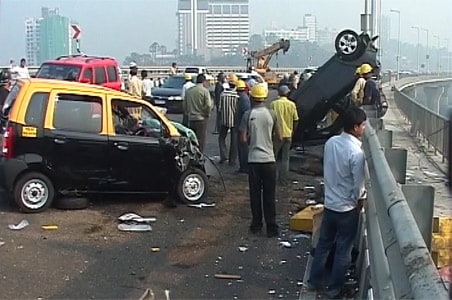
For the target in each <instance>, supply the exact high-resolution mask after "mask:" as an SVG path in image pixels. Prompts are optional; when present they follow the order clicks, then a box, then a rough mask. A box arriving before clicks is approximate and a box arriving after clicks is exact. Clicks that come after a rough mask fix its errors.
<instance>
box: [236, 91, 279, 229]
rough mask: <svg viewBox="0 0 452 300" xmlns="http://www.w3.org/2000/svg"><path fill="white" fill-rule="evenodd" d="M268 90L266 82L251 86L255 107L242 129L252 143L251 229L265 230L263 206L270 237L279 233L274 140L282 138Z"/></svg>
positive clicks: (243, 119) (245, 116)
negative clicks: (268, 105) (269, 103)
mask: <svg viewBox="0 0 452 300" xmlns="http://www.w3.org/2000/svg"><path fill="white" fill-rule="evenodd" d="M267 94H268V90H267V88H266V87H265V86H263V85H262V84H256V85H255V86H253V87H252V88H251V91H250V96H251V101H252V106H253V107H252V109H251V110H249V111H247V112H246V113H245V114H244V115H243V118H242V121H241V123H240V127H239V131H240V135H241V139H242V142H243V143H248V145H249V152H248V168H249V176H248V181H249V189H250V202H251V213H252V221H251V225H250V232H251V233H253V234H257V233H260V232H261V230H262V209H263V211H264V217H265V222H266V224H267V236H268V237H276V236H278V234H279V233H278V225H277V224H276V205H275V190H276V165H275V155H274V152H273V139H278V140H281V134H280V130H279V127H278V121H277V117H276V114H275V113H274V112H273V111H272V110H270V109H269V108H267V106H266V105H265V100H266V98H267Z"/></svg>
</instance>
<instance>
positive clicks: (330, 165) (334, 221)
mask: <svg viewBox="0 0 452 300" xmlns="http://www.w3.org/2000/svg"><path fill="white" fill-rule="evenodd" d="M365 121H366V113H365V112H364V111H363V110H362V109H360V108H358V107H353V108H351V109H350V110H349V111H347V113H346V114H345V116H344V132H343V133H342V134H340V135H338V136H334V137H332V138H330V139H329V140H328V141H327V142H326V144H325V150H324V158H323V159H324V161H323V174H324V179H325V209H324V212H323V219H322V225H321V228H320V236H319V242H318V244H317V247H316V249H315V254H314V260H313V262H312V267H311V274H310V278H309V282H308V288H309V289H311V290H317V289H320V288H321V285H322V278H323V275H324V272H325V263H326V260H327V257H328V254H329V252H330V251H335V253H334V262H333V268H332V271H331V274H330V278H329V282H328V286H327V289H326V291H325V294H326V295H327V296H328V297H332V298H335V297H339V296H341V295H342V294H343V293H344V290H343V288H344V284H345V274H346V271H347V269H348V268H349V266H350V262H351V250H352V247H353V242H354V240H355V238H356V234H357V231H358V220H359V212H360V211H361V208H362V201H363V199H361V198H360V197H361V195H363V192H364V179H365V178H364V176H365V175H364V170H365V157H364V152H363V151H362V149H361V141H360V138H361V136H362V135H363V133H364V128H365ZM334 245H335V247H334Z"/></svg>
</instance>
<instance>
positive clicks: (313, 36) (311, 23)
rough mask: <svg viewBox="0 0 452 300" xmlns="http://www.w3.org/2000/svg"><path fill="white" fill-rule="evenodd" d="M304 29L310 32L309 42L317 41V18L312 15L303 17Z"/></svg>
mask: <svg viewBox="0 0 452 300" xmlns="http://www.w3.org/2000/svg"><path fill="white" fill-rule="evenodd" d="M303 27H306V28H307V30H308V41H310V42H316V41H317V18H316V17H315V16H314V15H311V14H305V15H304V16H303Z"/></svg>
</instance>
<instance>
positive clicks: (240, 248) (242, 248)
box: [239, 246, 248, 252]
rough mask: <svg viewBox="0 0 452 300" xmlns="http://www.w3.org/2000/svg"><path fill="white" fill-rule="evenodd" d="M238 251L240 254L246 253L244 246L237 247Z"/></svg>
mask: <svg viewBox="0 0 452 300" xmlns="http://www.w3.org/2000/svg"><path fill="white" fill-rule="evenodd" d="M239 251H240V252H246V251H248V247H245V246H239Z"/></svg>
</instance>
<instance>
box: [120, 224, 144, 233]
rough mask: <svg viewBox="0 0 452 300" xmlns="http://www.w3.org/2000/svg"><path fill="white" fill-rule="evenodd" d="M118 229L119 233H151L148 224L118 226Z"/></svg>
mask: <svg viewBox="0 0 452 300" xmlns="http://www.w3.org/2000/svg"><path fill="white" fill-rule="evenodd" d="M118 229H119V230H120V231H131V232H146V231H152V227H151V225H149V224H118Z"/></svg>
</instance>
